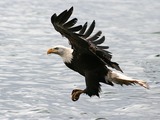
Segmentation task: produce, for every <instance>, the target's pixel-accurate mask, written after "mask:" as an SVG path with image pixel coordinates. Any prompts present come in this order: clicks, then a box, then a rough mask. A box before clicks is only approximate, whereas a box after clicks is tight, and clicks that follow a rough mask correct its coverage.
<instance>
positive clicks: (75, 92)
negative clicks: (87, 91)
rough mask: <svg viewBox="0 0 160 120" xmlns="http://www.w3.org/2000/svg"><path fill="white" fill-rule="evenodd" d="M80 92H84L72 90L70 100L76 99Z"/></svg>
mask: <svg viewBox="0 0 160 120" xmlns="http://www.w3.org/2000/svg"><path fill="white" fill-rule="evenodd" d="M82 93H84V91H83V90H80V89H74V90H73V91H72V94H71V95H72V97H71V99H72V101H77V100H78V99H79V97H80V95H81V94H82Z"/></svg>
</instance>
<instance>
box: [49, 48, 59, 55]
mask: <svg viewBox="0 0 160 120" xmlns="http://www.w3.org/2000/svg"><path fill="white" fill-rule="evenodd" d="M51 53H55V54H56V53H57V50H55V49H54V48H50V49H49V50H48V51H47V54H51Z"/></svg>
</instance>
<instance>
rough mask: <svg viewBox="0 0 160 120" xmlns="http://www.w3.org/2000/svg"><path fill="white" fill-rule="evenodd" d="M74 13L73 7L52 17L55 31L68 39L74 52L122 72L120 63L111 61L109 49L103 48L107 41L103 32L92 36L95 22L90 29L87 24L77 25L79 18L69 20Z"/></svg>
mask: <svg viewBox="0 0 160 120" xmlns="http://www.w3.org/2000/svg"><path fill="white" fill-rule="evenodd" d="M72 12H73V7H71V8H70V9H69V10H65V11H63V12H62V13H60V14H59V15H56V14H53V15H52V17H51V22H52V24H53V26H54V28H55V30H57V31H58V32H59V33H61V35H62V36H65V37H66V38H68V40H69V42H70V44H71V46H72V48H73V49H74V51H80V52H81V53H85V54H91V55H94V56H95V57H97V58H98V59H99V60H100V61H102V62H103V63H104V64H105V65H107V66H109V67H112V68H115V69H116V70H119V71H121V72H122V70H121V68H120V67H119V65H118V63H116V62H112V61H111V58H112V55H111V53H110V52H109V51H107V50H106V49H108V48H109V47H108V46H101V44H102V43H103V42H104V41H105V36H102V37H100V36H101V34H102V32H101V31H98V32H97V33H95V34H94V35H92V36H91V34H92V32H93V30H94V28H95V21H93V22H92V23H91V25H90V26H89V27H88V28H87V22H86V23H85V24H84V25H75V24H76V23H77V18H73V19H71V20H69V18H70V16H71V15H72Z"/></svg>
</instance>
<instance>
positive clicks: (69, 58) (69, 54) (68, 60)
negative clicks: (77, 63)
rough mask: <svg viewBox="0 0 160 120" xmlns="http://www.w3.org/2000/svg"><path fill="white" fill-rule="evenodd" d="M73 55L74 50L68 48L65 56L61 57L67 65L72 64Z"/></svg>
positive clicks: (64, 53)
mask: <svg viewBox="0 0 160 120" xmlns="http://www.w3.org/2000/svg"><path fill="white" fill-rule="evenodd" d="M72 53H73V49H71V48H66V49H65V50H64V51H63V54H62V55H61V57H62V59H63V61H64V62H65V63H71V61H72V59H73V55H72Z"/></svg>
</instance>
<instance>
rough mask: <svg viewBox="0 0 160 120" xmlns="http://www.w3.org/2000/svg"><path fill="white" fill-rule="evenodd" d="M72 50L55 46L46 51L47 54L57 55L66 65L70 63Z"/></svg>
mask: <svg viewBox="0 0 160 120" xmlns="http://www.w3.org/2000/svg"><path fill="white" fill-rule="evenodd" d="M72 52H73V49H71V48H68V47H65V46H62V45H57V46H55V47H53V48H50V49H49V50H48V51H47V54H52V53H54V54H57V55H59V56H61V57H62V59H63V61H64V62H66V63H70V62H71V61H72V58H73V55H72Z"/></svg>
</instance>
